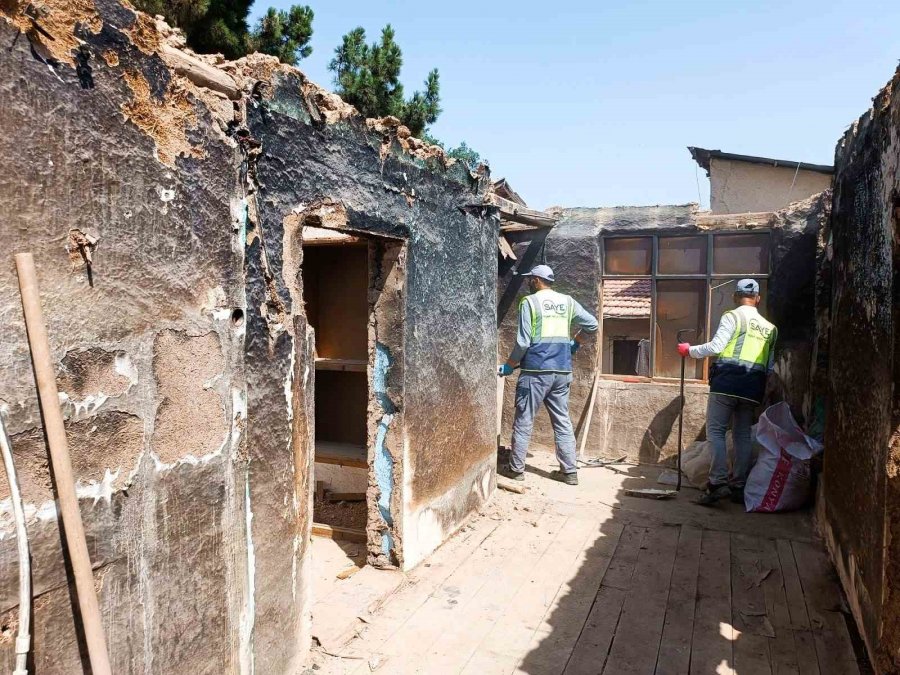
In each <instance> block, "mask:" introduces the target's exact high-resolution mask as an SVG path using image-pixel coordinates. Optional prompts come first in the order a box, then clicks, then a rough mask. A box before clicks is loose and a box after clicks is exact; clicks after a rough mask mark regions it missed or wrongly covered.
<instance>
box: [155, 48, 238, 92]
mask: <svg viewBox="0 0 900 675" xmlns="http://www.w3.org/2000/svg"><path fill="white" fill-rule="evenodd" d="M159 55H160V57H161V58H162V60H163V61H165V63H166V65H167V66H169V67H170V68H172V69H173V70H174V71H175V72H176V73H178V74H179V75H183V76H184V77H186V78H187V79H189V80H190V81H191V82H193V83H194V84H196V85H197V86H198V87H205V88H206V89H212V90H213V91H217V92H219V93H221V94H225V95H226V96H227V97H228V98H230V99H232V100H235V101H236V100H238V99H239V98H240V97H241V90H240V88H239V87H238V86H237V82H235V81H234V78H232V77H231V75H229V74H228V73H226V72H225V71H224V70H221V69H219V68H216V67H215V66H211V65H209V64H208V63H205V62H204V61H201V60H200V59H198V58H197V57H196V56H191V55H190V54H186V53H185V52H183V51H181V50H180V49H175V48H174V47H170V46H169V45H167V44H163V45H162V46H160V48H159Z"/></svg>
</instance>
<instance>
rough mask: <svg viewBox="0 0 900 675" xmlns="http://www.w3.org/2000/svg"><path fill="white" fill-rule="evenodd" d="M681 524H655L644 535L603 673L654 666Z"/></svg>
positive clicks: (637, 674) (641, 674)
mask: <svg viewBox="0 0 900 675" xmlns="http://www.w3.org/2000/svg"><path fill="white" fill-rule="evenodd" d="M680 529H681V528H680V527H677V526H676V527H673V526H665V525H663V526H660V527H655V528H653V529H652V530H650V532H649V533H648V534H647V535H646V536H645V537H644V543H643V546H642V547H641V550H640V553H639V554H638V559H637V563H636V564H635V569H634V576H633V577H632V584H631V590H630V591H629V592H628V595H627V596H626V598H625V603H624V605H623V607H622V614H621V616H620V617H619V625H618V627H617V628H616V635H615V637H614V638H613V643H612V647H611V648H610V652H609V657H608V658H607V660H606V666H605V667H604V669H603V672H604V673H608V674H609V675H619V673H621V674H622V675H628V674H634V675H645V674H646V673H652V672H653V670H654V668H655V667H656V657H657V654H658V652H659V642H660V639H661V638H662V631H663V623H664V622H665V618H666V604H667V602H668V599H669V584H670V583H671V581H672V569H673V568H674V566H675V553H676V550H677V548H678V533H679V530H680Z"/></svg>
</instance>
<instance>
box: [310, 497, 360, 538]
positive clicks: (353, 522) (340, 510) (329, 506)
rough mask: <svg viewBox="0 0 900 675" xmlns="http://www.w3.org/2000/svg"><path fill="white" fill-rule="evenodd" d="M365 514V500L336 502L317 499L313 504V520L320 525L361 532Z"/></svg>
mask: <svg viewBox="0 0 900 675" xmlns="http://www.w3.org/2000/svg"><path fill="white" fill-rule="evenodd" d="M366 514H367V508H366V502H365V500H360V501H337V502H336V501H330V500H329V499H328V498H327V497H326V498H324V499H322V498H318V497H317V498H316V499H315V501H314V502H313V520H314V521H315V522H317V523H321V524H322V525H331V526H332V527H346V528H350V529H354V530H360V531H362V530H365V529H366Z"/></svg>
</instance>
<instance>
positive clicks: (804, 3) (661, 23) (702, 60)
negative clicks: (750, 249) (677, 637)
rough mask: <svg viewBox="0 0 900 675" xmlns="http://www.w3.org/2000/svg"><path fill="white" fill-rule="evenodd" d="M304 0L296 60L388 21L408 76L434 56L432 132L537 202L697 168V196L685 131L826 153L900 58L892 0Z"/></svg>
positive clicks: (668, 181) (732, 148) (897, 5)
mask: <svg viewBox="0 0 900 675" xmlns="http://www.w3.org/2000/svg"><path fill="white" fill-rule="evenodd" d="M290 4H291V3H290V2H287V1H285V0H275V6H276V7H279V8H286V7H287V6H289V5H290ZM268 6H269V5H268V4H267V3H266V2H265V0H257V5H255V6H254V8H253V12H252V15H251V17H252V18H253V20H254V21H255V18H256V17H257V16H259V15H260V14H261V13H263V12H264V11H265V8H266V7H268ZM310 6H311V7H312V8H313V10H314V11H315V21H314V23H313V28H314V31H315V33H314V36H313V40H312V46H313V54H312V56H310V57H309V58H308V59H305V60H304V61H302V62H301V63H300V68H301V69H302V70H303V71H304V72H306V74H307V75H308V76H309V77H310V78H312V79H313V80H315V81H316V82H318V83H320V84H322V85H325V86H328V87H329V88H331V87H332V86H333V85H332V75H331V73H330V72H329V71H328V69H327V67H328V62H329V61H330V60H331V58H332V55H333V52H334V48H335V47H336V46H337V45H338V44H339V43H340V40H341V36H342V35H343V34H344V33H346V32H347V31H349V30H351V29H352V28H354V27H356V26H362V27H364V28H365V29H366V33H367V36H368V39H369V41H370V42H371V41H372V40H374V39H376V38H377V37H378V36H379V34H380V30H381V28H382V26H384V24H386V23H391V24H392V25H393V26H394V28H395V30H396V33H397V41H398V43H399V44H400V46H401V47H402V49H403V58H404V66H403V72H402V80H403V83H404V87H405V88H406V89H407V91H408V92H409V93H412V91H413V90H415V89H416V88H420V87H421V83H422V81H423V80H424V78H425V76H426V74H427V73H428V71H429V70H430V69H431V68H433V67H435V68H438V70H439V71H440V75H441V96H442V106H443V108H444V112H443V114H442V115H441V117H440V119H439V120H438V121H437V123H436V124H435V125H434V126H433V128H432V133H433V135H434V136H436V137H437V138H440V139H441V140H443V141H444V142H445V144H450V145H456V144H458V143H459V142H460V141H462V140H465V141H466V142H467V143H468V144H469V145H470V146H472V147H473V148H475V149H476V150H478V151H479V152H480V153H481V155H482V156H483V157H486V158H487V159H488V160H489V161H490V165H491V173H492V175H493V176H494V177H495V178H498V177H501V176H504V177H506V178H507V179H508V180H509V181H510V183H511V184H512V185H513V186H514V187H515V189H516V190H517V191H518V192H519V194H521V195H522V196H523V197H524V198H525V200H526V201H527V202H528V203H529V205H531V206H534V207H537V208H546V207H548V206H552V205H561V206H611V205H617V204H667V203H668V204H672V203H686V202H692V201H693V202H696V201H697V200H698V189H697V176H699V182H700V190H701V193H702V200H703V206H704V207H706V206H708V203H707V201H708V190H709V188H708V182H707V181H706V178H705V175H704V172H703V171H702V170H700V171H695V166H696V165H695V164H694V162H693V160H691V158H690V154H689V153H688V151H687V150H686V146H688V145H696V146H700V147H706V148H718V149H721V150H725V151H727V152H736V153H742V154H750V155H762V156H766V157H776V158H779V159H788V160H802V161H807V162H813V163H817V164H831V163H832V161H833V156H834V146H835V143H836V141H837V140H838V138H839V137H840V136H841V134H842V133H843V132H844V130H845V129H846V128H847V127H848V126H849V125H850V124H851V123H852V121H853V120H854V119H856V118H857V117H858V116H859V115H860V114H862V113H863V112H864V111H865V110H866V109H867V108H868V106H869V104H870V102H871V98H872V97H873V96H874V95H875V93H876V92H877V91H878V89H879V88H880V87H881V86H883V85H884V84H885V83H886V82H887V80H888V79H889V78H890V77H891V75H892V74H893V72H894V69H895V67H896V66H897V63H898V59H900V30H898V26H900V2H896V0H894V2H882V1H880V0H869V1H867V2H864V3H863V2H833V1H829V0H818V1H816V2H813V1H812V0H799V1H790V2H785V1H784V0H779V1H777V2H775V1H771V0H756V1H754V2H745V1H741V2H735V1H731V2H729V1H728V0H724V1H723V0H719V1H718V2H706V1H699V2H690V3H686V2H672V1H671V0H670V1H669V2H665V1H656V0H648V1H644V2H642V1H639V0H637V1H633V2H615V3H612V2H608V1H607V2H604V1H603V0H599V1H598V0H594V2H571V1H568V0H560V1H559V2H534V1H533V0H519V1H518V2H512V1H509V0H493V1H492V2H472V1H470V0H457V1H456V2H453V3H428V2H422V0H419V1H418V2H390V3H377V2H372V1H371V0H370V1H368V2H362V1H360V0H347V1H345V2H340V3H335V2H329V3H318V2H315V1H313V2H311V3H310Z"/></svg>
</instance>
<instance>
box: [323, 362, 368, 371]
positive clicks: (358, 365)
mask: <svg viewBox="0 0 900 675" xmlns="http://www.w3.org/2000/svg"><path fill="white" fill-rule="evenodd" d="M367 365H368V361H366V360H365V359H316V370H343V371H349V372H353V373H364V372H366V366H367Z"/></svg>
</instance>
